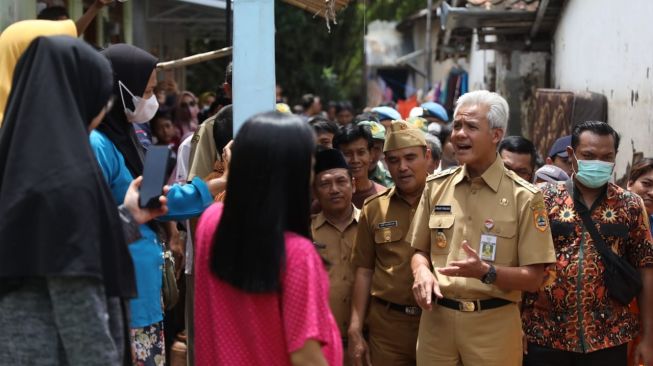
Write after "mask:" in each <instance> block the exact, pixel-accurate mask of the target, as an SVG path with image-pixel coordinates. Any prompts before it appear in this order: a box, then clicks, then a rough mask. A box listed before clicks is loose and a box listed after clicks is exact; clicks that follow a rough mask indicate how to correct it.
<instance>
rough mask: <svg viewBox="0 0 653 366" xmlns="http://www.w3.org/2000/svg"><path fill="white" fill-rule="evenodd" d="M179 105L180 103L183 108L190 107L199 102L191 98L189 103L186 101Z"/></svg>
mask: <svg viewBox="0 0 653 366" xmlns="http://www.w3.org/2000/svg"><path fill="white" fill-rule="evenodd" d="M179 105H180V106H181V107H182V108H186V107H188V106H191V107H194V106H196V105H197V102H195V101H194V100H191V101H190V102H188V103H186V102H181V104H179Z"/></svg>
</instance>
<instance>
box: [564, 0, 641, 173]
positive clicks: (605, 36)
mask: <svg viewBox="0 0 653 366" xmlns="http://www.w3.org/2000/svg"><path fill="white" fill-rule="evenodd" d="M651 19H653V1H651V0H631V1H627V2H623V1H615V0H591V1H590V0H570V1H568V3H567V6H566V7H565V9H564V11H563V13H562V17H561V20H560V24H559V26H558V29H557V30H556V34H555V44H554V50H553V68H554V80H553V84H554V86H555V87H556V88H561V89H566V90H589V91H593V92H598V93H602V94H604V95H605V96H606V97H607V98H608V122H609V123H610V124H611V125H612V126H613V127H614V128H615V129H616V130H617V131H618V132H619V133H620V134H621V136H622V142H621V145H620V151H619V154H618V155H617V167H616V176H617V178H620V177H621V176H623V175H624V174H625V172H626V168H627V164H628V163H629V162H630V161H631V160H632V155H633V147H634V149H635V150H636V151H641V152H643V153H644V156H649V157H650V156H653V23H651Z"/></svg>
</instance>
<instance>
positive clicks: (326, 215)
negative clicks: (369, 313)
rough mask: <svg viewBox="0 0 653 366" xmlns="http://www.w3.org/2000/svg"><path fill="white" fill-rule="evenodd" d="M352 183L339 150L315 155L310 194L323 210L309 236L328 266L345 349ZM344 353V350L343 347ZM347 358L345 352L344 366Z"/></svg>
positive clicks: (353, 235)
mask: <svg viewBox="0 0 653 366" xmlns="http://www.w3.org/2000/svg"><path fill="white" fill-rule="evenodd" d="M353 191H354V183H353V179H352V176H351V173H350V172H349V167H348V166H347V163H346V162H345V157H344V156H343V155H342V153H341V152H340V151H339V150H336V149H325V150H321V151H318V152H317V153H316V154H315V179H314V181H313V193H314V195H315V198H316V199H317V200H318V202H319V203H320V207H321V208H322V211H320V212H319V213H318V214H316V215H313V218H312V220H311V234H312V235H313V240H314V241H315V244H316V246H317V248H318V252H319V253H320V255H321V256H322V258H323V259H324V260H325V261H327V262H328V266H329V284H330V287H329V305H330V306H331V312H332V313H333V316H334V317H335V318H336V323H337V324H338V327H339V328H340V334H341V335H342V336H343V346H344V347H346V346H347V341H346V335H347V329H348V328H349V317H350V311H351V289H352V286H353V284H354V267H353V265H352V264H351V249H352V247H353V245H354V239H355V238H356V227H357V225H358V216H359V215H360V210H359V209H357V208H356V206H354V204H353V203H352V202H351V197H352V194H353ZM344 350H345V351H346V348H344ZM348 359H349V357H347V356H346V353H345V360H344V361H345V362H344V364H345V365H348V364H349V363H348V362H347V361H348Z"/></svg>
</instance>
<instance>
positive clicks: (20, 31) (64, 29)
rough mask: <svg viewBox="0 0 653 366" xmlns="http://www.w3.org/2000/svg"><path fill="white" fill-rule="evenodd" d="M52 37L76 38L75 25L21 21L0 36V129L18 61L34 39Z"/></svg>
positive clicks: (63, 21) (67, 21)
mask: <svg viewBox="0 0 653 366" xmlns="http://www.w3.org/2000/svg"><path fill="white" fill-rule="evenodd" d="M54 35H67V36H71V37H76V36H77V29H76V28H75V23H74V22H73V21H72V20H61V21H51V20H23V21H20V22H16V23H14V24H12V25H10V26H8V27H7V28H6V29H5V30H4V31H3V32H2V34H0V127H2V120H3V115H4V112H5V106H6V105H7V98H8V97H9V92H10V91H11V80H12V77H13V75H14V68H15V67H16V63H18V59H19V58H20V56H21V55H22V54H23V52H24V51H25V49H27V46H29V44H30V43H31V42H32V41H33V40H34V39H35V38H36V37H39V36H54Z"/></svg>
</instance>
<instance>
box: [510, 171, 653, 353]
mask: <svg viewBox="0 0 653 366" xmlns="http://www.w3.org/2000/svg"><path fill="white" fill-rule="evenodd" d="M542 191H543V193H544V203H545V205H546V207H547V211H548V213H549V221H550V222H551V232H552V235H553V244H554V247H555V252H556V264H555V270H553V269H551V270H550V271H549V273H550V276H549V279H548V280H547V281H546V283H545V285H544V286H543V287H542V288H540V290H539V292H537V293H527V294H525V295H524V304H523V312H522V320H523V328H524V332H525V333H526V336H527V339H528V341H529V342H531V343H534V344H537V345H540V346H543V347H549V348H554V349H559V350H565V351H573V352H583V353H586V352H592V351H597V350H600V349H604V348H608V347H614V346H618V345H621V344H624V343H626V342H628V341H630V340H631V339H633V338H634V337H635V336H636V335H637V333H638V332H639V320H638V318H637V315H635V314H633V313H631V312H630V311H629V310H628V307H627V306H623V305H621V304H620V303H618V302H617V301H615V300H613V299H612V298H611V297H610V296H609V294H608V291H607V289H606V287H605V282H604V281H603V272H604V270H605V267H604V266H603V262H602V261H601V256H600V254H599V252H598V250H597V249H596V247H595V246H594V243H593V240H592V238H591V237H590V234H589V232H587V231H586V230H585V229H584V227H583V225H582V219H581V218H580V216H579V215H578V213H577V211H576V210H575V208H574V200H573V197H572V195H571V194H570V192H568V191H567V189H566V186H565V184H564V183H558V184H547V185H545V186H544V188H542ZM591 212H592V220H593V221H594V222H595V223H598V227H599V232H600V233H601V235H602V236H603V238H604V241H605V242H606V244H607V245H608V246H610V247H611V248H612V251H614V252H615V253H616V254H618V255H619V256H621V257H623V258H625V259H626V260H627V261H628V262H630V264H632V265H633V266H634V267H635V268H642V267H653V243H652V241H651V233H650V232H649V227H648V225H649V222H648V217H647V216H646V214H645V212H646V211H645V209H644V204H643V202H642V200H641V198H639V196H637V195H635V194H632V193H630V192H628V191H625V190H623V189H621V188H620V187H618V186H616V185H614V184H608V187H607V189H606V192H605V193H604V194H603V196H602V197H601V198H599V199H597V203H595V204H594V207H592V210H591Z"/></svg>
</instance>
